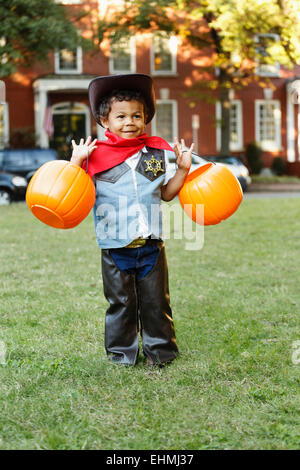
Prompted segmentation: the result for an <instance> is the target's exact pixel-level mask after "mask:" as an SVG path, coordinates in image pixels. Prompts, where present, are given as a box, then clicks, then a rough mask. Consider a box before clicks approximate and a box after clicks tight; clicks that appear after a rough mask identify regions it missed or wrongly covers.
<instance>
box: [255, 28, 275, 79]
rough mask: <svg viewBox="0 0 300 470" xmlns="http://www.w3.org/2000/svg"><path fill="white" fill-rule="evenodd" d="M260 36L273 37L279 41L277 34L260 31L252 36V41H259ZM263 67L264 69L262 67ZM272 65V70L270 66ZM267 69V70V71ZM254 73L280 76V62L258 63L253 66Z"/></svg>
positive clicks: (263, 75)
mask: <svg viewBox="0 0 300 470" xmlns="http://www.w3.org/2000/svg"><path fill="white" fill-rule="evenodd" d="M260 37H269V38H273V39H275V41H279V35H278V34H274V33H261V34H256V35H255V37H254V41H255V42H256V43H258V42H259V38H260ZM262 67H264V68H265V70H263V69H262ZM273 67H274V71H272V68H273ZM268 69H269V71H268ZM255 74H256V75H258V76H260V77H280V62H278V61H277V62H276V63H275V64H260V65H257V66H256V67H255Z"/></svg>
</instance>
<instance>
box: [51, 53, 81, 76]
mask: <svg viewBox="0 0 300 470" xmlns="http://www.w3.org/2000/svg"><path fill="white" fill-rule="evenodd" d="M81 72H82V49H81V47H77V48H76V49H73V50H68V49H62V50H60V51H59V52H56V53H55V73H81Z"/></svg>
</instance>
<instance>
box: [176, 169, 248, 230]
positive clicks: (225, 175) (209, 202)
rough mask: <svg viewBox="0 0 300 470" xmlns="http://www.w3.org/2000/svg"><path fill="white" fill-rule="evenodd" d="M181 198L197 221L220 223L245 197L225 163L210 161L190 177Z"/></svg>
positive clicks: (184, 207)
mask: <svg viewBox="0 0 300 470" xmlns="http://www.w3.org/2000/svg"><path fill="white" fill-rule="evenodd" d="M179 200H180V204H181V206H182V208H183V209H184V211H185V212H186V213H187V214H188V216H189V217H191V219H193V220H194V222H197V223H199V224H201V225H216V224H218V223H220V222H221V221H222V220H225V219H227V218H228V217H230V216H231V215H232V214H233V213H234V212H235V211H236V210H237V208H238V207H239V205H240V203H241V202H242V200H243V190H242V188H241V185H240V183H239V181H238V179H237V178H236V177H235V176H234V174H233V173H232V172H231V171H230V170H229V169H228V168H227V167H226V166H225V165H223V164H221V163H211V162H209V163H206V164H204V165H202V166H201V167H199V168H197V170H194V171H192V172H191V173H190V174H189V175H188V176H187V178H186V180H185V182H184V185H183V186H182V188H181V190H180V191H179ZM197 205H198V207H199V208H200V209H199V210H197ZM201 209H204V214H203V210H201Z"/></svg>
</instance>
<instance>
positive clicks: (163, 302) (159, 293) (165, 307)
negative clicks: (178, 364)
mask: <svg viewBox="0 0 300 470" xmlns="http://www.w3.org/2000/svg"><path fill="white" fill-rule="evenodd" d="M157 246H158V248H159V254H158V257H157V260H156V263H155V265H154V267H153V269H152V270H151V271H150V273H149V274H147V275H146V277H144V278H142V279H140V280H137V292H138V298H139V310H140V320H141V329H142V331H141V334H142V339H143V352H144V355H145V356H146V357H147V361H148V363H150V364H151V363H152V364H163V363H165V362H171V361H172V360H173V359H175V357H176V356H177V355H178V348H177V344H176V338H175V331H174V325H173V319H172V310H171V307H170V296H169V285H168V268H167V259H166V253H165V246H164V243H163V242H157Z"/></svg>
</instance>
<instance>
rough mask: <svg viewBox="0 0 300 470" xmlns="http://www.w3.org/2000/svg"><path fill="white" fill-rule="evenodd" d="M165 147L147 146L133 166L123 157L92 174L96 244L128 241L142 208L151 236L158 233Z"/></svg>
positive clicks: (117, 244)
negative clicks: (123, 159)
mask: <svg viewBox="0 0 300 470" xmlns="http://www.w3.org/2000/svg"><path fill="white" fill-rule="evenodd" d="M166 152H167V153H169V154H172V155H173V152H171V151H168V150H160V149H152V148H149V147H147V153H145V152H140V154H141V155H140V158H139V161H138V163H137V166H136V168H135V169H134V170H133V169H132V168H131V167H130V166H129V165H128V164H127V163H126V161H124V162H122V163H120V164H119V165H117V166H115V167H113V168H110V169H109V170H106V171H103V172H101V173H97V174H96V175H95V185H96V202H95V205H94V222H95V231H96V237H97V243H98V245H99V247H100V248H104V249H109V248H121V247H124V246H127V245H129V244H130V243H131V242H132V241H133V240H134V239H135V238H138V237H139V233H138V230H137V228H138V215H139V212H140V211H142V212H143V215H144V219H145V220H146V222H148V227H149V231H150V233H151V236H152V237H153V238H161V236H162V213H161V187H162V185H163V183H164V178H165V172H166V157H165V153H166Z"/></svg>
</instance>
